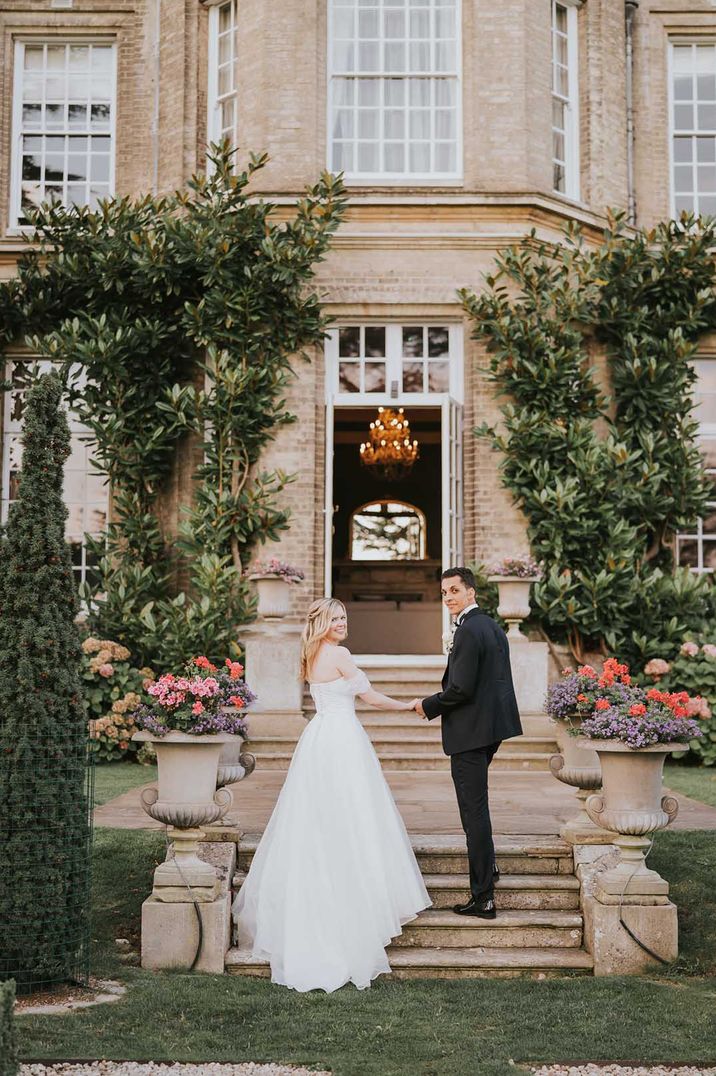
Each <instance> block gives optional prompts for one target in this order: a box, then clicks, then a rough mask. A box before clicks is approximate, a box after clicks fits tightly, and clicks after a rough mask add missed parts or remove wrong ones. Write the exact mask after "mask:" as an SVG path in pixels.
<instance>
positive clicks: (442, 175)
mask: <svg viewBox="0 0 716 1076" xmlns="http://www.w3.org/2000/svg"><path fill="white" fill-rule="evenodd" d="M459 19H460V3H459V0H329V59H328V64H329V105H328V125H329V147H328V154H329V168H330V169H331V170H332V171H334V172H344V173H345V175H346V178H347V179H349V180H352V181H354V182H361V181H362V182H367V181H370V180H379V181H380V182H383V181H386V182H400V181H403V182H411V181H421V180H422V181H429V182H431V183H432V182H435V181H436V180H440V179H448V180H449V179H456V178H458V177H459V176H460V173H461V168H462V163H461V137H460V104H461V102H460V48H461V42H460V21H459Z"/></svg>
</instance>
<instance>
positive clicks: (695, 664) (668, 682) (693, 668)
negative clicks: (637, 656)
mask: <svg viewBox="0 0 716 1076" xmlns="http://www.w3.org/2000/svg"><path fill="white" fill-rule="evenodd" d="M644 679H645V680H646V682H647V683H654V682H656V683H658V684H659V687H661V688H663V689H669V690H670V691H677V692H678V691H685V692H689V693H691V692H697V693H698V697H699V698H700V706H699V712H698V714H697V715H696V716H698V717H699V718H700V719H701V724H700V729H701V733H702V735H701V736H697V737H694V738H693V739H692V740H690V741H689V748H690V754H689V758H688V761H689V762H699V763H701V764H702V765H704V766H716V644H714V643H713V642H711V641H708V642H703V641H699V642H697V641H696V640H694V639H688V640H686V641H685V642H684V643H682V645H681V649H680V650H679V653H678V654H677V656H676V657H675V658H674V659H673V660H672V661H670V662H669V661H664V660H663V659H661V658H655V659H652V660H651V661H649V662H648V663H647V664H646V665H645V666H644Z"/></svg>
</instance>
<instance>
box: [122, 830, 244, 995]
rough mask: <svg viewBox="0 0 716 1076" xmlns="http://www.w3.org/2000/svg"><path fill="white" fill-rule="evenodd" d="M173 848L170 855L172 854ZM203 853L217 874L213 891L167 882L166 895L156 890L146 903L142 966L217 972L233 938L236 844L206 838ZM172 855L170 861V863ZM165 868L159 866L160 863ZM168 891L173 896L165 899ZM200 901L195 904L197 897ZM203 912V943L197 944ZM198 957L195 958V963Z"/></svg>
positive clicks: (215, 874) (210, 868) (200, 856)
mask: <svg viewBox="0 0 716 1076" xmlns="http://www.w3.org/2000/svg"><path fill="white" fill-rule="evenodd" d="M171 854H172V850H171V849H170V852H169V855H170V856H171ZM198 855H199V858H200V859H201V860H202V862H203V863H205V864H206V866H207V869H208V870H209V871H210V872H211V873H212V875H213V877H214V879H215V889H214V891H213V892H214V893H215V895H214V896H213V897H211V896H210V895H209V894H208V893H206V892H205V891H204V890H205V889H206V887H204V886H199V887H197V888H196V889H195V888H194V886H192V884H191V880H190V879H187V881H188V882H189V886H188V887H187V886H186V885H184V886H174V887H171V894H168V891H167V890H168V887H167V888H163V891H162V899H161V900H160V899H158V897H157V896H156V895H155V894H154V893H153V894H152V895H151V896H150V897H148V898H147V900H145V901H144V904H143V905H142V967H143V968H151V969H153V970H160V969H161V970H164V969H168V968H177V969H184V970H189V969H190V968H191V967H192V965H193V967H194V970H195V971H203V972H210V973H212V974H219V973H221V972H223V970H224V958H225V956H226V953H227V951H228V949H229V945H230V943H231V879H232V876H233V873H234V870H235V867H236V845H235V844H232V843H229V842H222V843H218V842H211V843H208V844H205V843H202V844H200V845H199V850H198ZM171 862H172V861H171V859H168V860H167V863H171ZM158 869H161V868H158ZM169 895H170V897H171V899H170V900H167V897H168V896H169ZM194 901H196V904H195V903H194ZM199 917H201V949H200V951H199V953H198V956H197V947H198V946H199V937H200V932H199ZM195 957H196V963H194V960H195Z"/></svg>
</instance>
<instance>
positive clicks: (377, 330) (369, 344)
mask: <svg viewBox="0 0 716 1076" xmlns="http://www.w3.org/2000/svg"><path fill="white" fill-rule="evenodd" d="M365 353H366V355H368V356H371V357H372V356H374V355H375V356H378V355H385V326H384V325H367V326H366V329H365Z"/></svg>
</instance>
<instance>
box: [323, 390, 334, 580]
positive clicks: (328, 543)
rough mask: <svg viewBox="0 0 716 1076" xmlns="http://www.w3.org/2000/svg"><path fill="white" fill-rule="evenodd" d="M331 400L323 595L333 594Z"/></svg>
mask: <svg viewBox="0 0 716 1076" xmlns="http://www.w3.org/2000/svg"><path fill="white" fill-rule="evenodd" d="M333 420H334V415H333V400H332V399H328V400H327V401H326V488H325V493H324V507H323V514H324V526H323V546H324V549H323V564H324V577H323V594H324V596H325V597H326V598H330V597H331V596H332V594H333Z"/></svg>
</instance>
